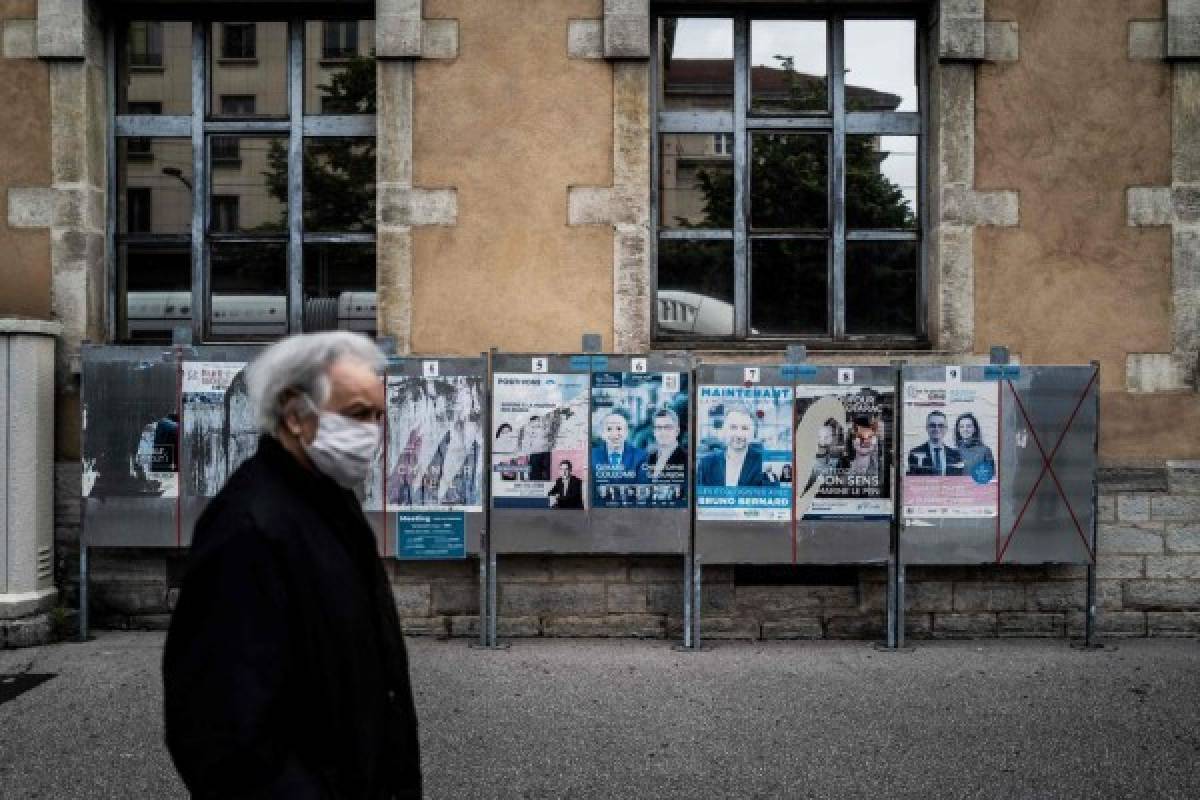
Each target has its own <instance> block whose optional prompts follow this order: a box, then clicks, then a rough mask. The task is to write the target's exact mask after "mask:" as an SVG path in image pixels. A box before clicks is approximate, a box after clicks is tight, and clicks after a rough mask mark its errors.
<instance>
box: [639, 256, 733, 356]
mask: <svg viewBox="0 0 1200 800" xmlns="http://www.w3.org/2000/svg"><path fill="white" fill-rule="evenodd" d="M657 301H658V332H659V333H660V334H697V335H699V336H730V335H732V334H733V242H731V241H729V242H726V241H719V242H712V241H706V242H689V241H681V240H678V239H662V240H660V241H659V243H658V297H657Z"/></svg>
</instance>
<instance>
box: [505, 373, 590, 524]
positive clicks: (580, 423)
mask: <svg viewBox="0 0 1200 800" xmlns="http://www.w3.org/2000/svg"><path fill="white" fill-rule="evenodd" d="M493 389H494V393H493V398H492V431H491V436H492V497H493V503H494V507H495V508H552V509H558V510H572V509H583V508H585V507H586V505H585V503H586V500H587V492H586V491H585V488H584V487H586V486H587V477H588V439H589V431H588V376H587V374H583V373H580V374H571V373H565V374H549V373H541V374H537V373H535V374H525V373H503V372H498V373H496V375H495V383H494V386H493Z"/></svg>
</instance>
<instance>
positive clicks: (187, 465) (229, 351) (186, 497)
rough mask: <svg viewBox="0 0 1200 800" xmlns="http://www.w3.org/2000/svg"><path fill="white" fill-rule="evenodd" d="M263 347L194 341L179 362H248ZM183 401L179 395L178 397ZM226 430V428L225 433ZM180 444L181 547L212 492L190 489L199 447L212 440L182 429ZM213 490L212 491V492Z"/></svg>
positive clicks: (183, 422) (187, 541) (200, 456)
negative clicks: (191, 436)
mask: <svg viewBox="0 0 1200 800" xmlns="http://www.w3.org/2000/svg"><path fill="white" fill-rule="evenodd" d="M261 351H262V347H261V346H256V345H236V344H231V345H197V346H194V347H183V348H181V349H180V353H181V355H182V359H183V361H182V363H183V365H186V363H187V362H189V361H217V362H239V363H249V362H250V361H252V360H254V357H255V356H256V355H258V353H259V352H261ZM181 403H182V399H181ZM186 413H187V410H186V409H184V408H182V407H181V417H180V424H181V425H186V422H187V420H186V419H185V418H184V417H185V415H186ZM227 433H228V432H226V434H227ZM180 438H181V443H180V444H181V446H180V454H179V473H180V482H179V509H180V544H181V545H182V546H184V547H187V546H190V545H191V543H192V533H193V531H194V529H195V527H196V521H197V520H198V519H199V518H200V515H201V514H202V513H204V509H205V508H206V507H207V506H208V503H209V501H210V500H211V499H212V497H211V496H206V495H201V494H198V493H196V492H195V491H193V490H192V487H193V486H194V484H195V481H194V480H192V479H191V478H192V476H193V475H194V473H195V471H196V470H197V469H198V468H199V465H200V461H201V460H202V459H203V457H204V456H203V453H202V451H203V450H205V449H207V448H211V447H212V446H213V442H211V441H194V440H192V439H191V438H190V437H188V436H187V435H186V433H185V432H184V431H183V430H182V429H181V437H180ZM228 478H229V475H224V476H223V477H222V478H221V483H222V484H223V483H224V481H225V480H228ZM214 494H215V492H214Z"/></svg>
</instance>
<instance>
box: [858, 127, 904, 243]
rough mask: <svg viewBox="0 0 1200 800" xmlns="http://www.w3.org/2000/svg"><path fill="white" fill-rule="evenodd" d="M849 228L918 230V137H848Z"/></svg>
mask: <svg viewBox="0 0 1200 800" xmlns="http://www.w3.org/2000/svg"><path fill="white" fill-rule="evenodd" d="M846 226H847V227H849V228H900V229H913V228H916V227H917V137H916V136H874V135H851V136H847V137H846Z"/></svg>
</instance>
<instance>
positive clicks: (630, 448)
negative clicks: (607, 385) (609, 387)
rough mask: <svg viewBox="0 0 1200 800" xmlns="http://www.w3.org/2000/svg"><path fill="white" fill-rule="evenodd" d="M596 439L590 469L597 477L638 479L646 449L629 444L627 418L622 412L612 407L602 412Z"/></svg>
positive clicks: (630, 480)
mask: <svg viewBox="0 0 1200 800" xmlns="http://www.w3.org/2000/svg"><path fill="white" fill-rule="evenodd" d="M600 440H601V441H600V444H597V445H595V446H594V447H592V469H594V470H596V474H597V476H604V477H606V478H608V479H610V480H613V481H623V482H632V481H637V480H640V479H641V477H642V476H641V475H640V474H639V473H640V472H641V467H642V465H643V464H645V463H646V451H645V450H643V449H642V448H640V447H636V446H634V445H632V444H630V443H629V418H628V417H627V416H626V415H625V414H624V413H623V412H621V411H617V410H613V411H610V412H608V413H607V414H605V415H604V419H603V420H601V422H600Z"/></svg>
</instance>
